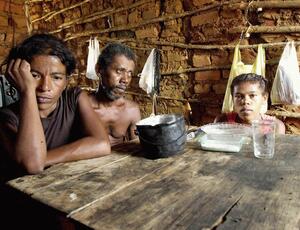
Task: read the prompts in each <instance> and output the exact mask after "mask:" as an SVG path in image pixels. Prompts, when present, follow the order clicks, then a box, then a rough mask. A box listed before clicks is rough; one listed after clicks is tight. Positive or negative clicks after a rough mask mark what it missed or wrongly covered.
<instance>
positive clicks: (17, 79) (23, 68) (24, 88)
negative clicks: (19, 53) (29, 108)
mask: <svg viewBox="0 0 300 230" xmlns="http://www.w3.org/2000/svg"><path fill="white" fill-rule="evenodd" d="M30 70H31V68H30V64H29V63H28V62H27V61H26V60H22V59H17V60H12V61H11V62H10V63H9V65H8V71H7V73H8V80H9V81H10V82H11V83H12V85H13V86H15V87H16V88H17V89H18V91H19V93H21V94H23V93H25V92H35V90H36V87H37V81H36V80H35V79H34V77H33V76H32V74H31V72H30Z"/></svg>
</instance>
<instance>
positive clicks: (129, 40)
mask: <svg viewBox="0 0 300 230" xmlns="http://www.w3.org/2000/svg"><path fill="white" fill-rule="evenodd" d="M97 38H98V40H99V41H105V42H120V43H136V44H143V45H156V46H171V47H178V48H183V49H200V50H212V49H219V50H223V49H234V48H235V46H236V44H232V45H197V44H189V43H180V42H168V41H150V40H147V39H144V40H142V39H132V38H126V39H114V38H107V37H97ZM87 42H88V40H87ZM294 44H295V46H297V45H300V41H295V42H294ZM285 45H286V42H275V43H265V44H262V47H263V48H268V47H276V46H285ZM257 47H258V44H254V45H240V46H239V48H240V49H251V48H254V49H255V48H257ZM151 49H152V48H149V50H151Z"/></svg>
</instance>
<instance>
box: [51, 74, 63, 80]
mask: <svg viewBox="0 0 300 230" xmlns="http://www.w3.org/2000/svg"><path fill="white" fill-rule="evenodd" d="M52 78H53V79H54V80H62V79H63V77H62V76H59V75H54V76H52Z"/></svg>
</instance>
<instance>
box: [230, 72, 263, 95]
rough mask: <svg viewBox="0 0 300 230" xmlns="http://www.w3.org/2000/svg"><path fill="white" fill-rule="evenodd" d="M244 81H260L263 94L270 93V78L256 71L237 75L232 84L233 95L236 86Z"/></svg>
mask: <svg viewBox="0 0 300 230" xmlns="http://www.w3.org/2000/svg"><path fill="white" fill-rule="evenodd" d="M244 82H251V83H258V85H259V88H260V89H261V90H262V94H263V95H266V94H268V80H267V79H266V78H264V77H263V76H261V75H258V74H255V73H246V74H240V75H238V76H236V77H235V78H234V79H233V81H232V83H231V86H230V90H231V95H232V96H233V91H234V87H235V86H237V85H240V84H241V83H244Z"/></svg>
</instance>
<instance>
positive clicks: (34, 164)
mask: <svg viewBox="0 0 300 230" xmlns="http://www.w3.org/2000/svg"><path fill="white" fill-rule="evenodd" d="M23 167H24V169H25V170H26V172H27V173H28V174H39V173H41V172H43V171H44V167H45V164H44V162H42V161H38V160H32V161H28V162H24V163H23Z"/></svg>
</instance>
